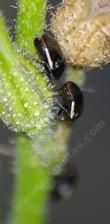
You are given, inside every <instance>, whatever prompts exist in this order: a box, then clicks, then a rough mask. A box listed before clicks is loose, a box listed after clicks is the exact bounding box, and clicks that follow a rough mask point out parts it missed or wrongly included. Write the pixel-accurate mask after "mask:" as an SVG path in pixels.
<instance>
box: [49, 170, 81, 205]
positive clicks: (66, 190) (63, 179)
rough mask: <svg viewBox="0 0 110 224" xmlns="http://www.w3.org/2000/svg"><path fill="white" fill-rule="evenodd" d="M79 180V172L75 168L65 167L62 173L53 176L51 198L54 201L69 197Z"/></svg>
mask: <svg viewBox="0 0 110 224" xmlns="http://www.w3.org/2000/svg"><path fill="white" fill-rule="evenodd" d="M77 182H78V173H77V171H76V169H75V168H74V169H73V168H71V167H69V168H67V169H63V170H62V172H61V174H59V175H56V176H54V178H53V183H52V189H51V195H50V196H51V199H52V200H54V201H58V200H62V199H69V198H70V197H71V196H72V194H73V192H74V189H75V187H76V184H77Z"/></svg>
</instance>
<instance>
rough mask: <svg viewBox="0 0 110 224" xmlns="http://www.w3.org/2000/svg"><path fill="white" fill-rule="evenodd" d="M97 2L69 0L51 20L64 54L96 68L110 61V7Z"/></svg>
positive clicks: (76, 63) (68, 59) (76, 61)
mask: <svg viewBox="0 0 110 224" xmlns="http://www.w3.org/2000/svg"><path fill="white" fill-rule="evenodd" d="M98 4H99V2H98ZM95 6H96V5H95ZM95 6H94V5H93V1H89V0H67V1H65V3H64V4H63V5H61V6H60V7H59V8H58V9H57V11H56V13H55V15H54V16H53V18H52V20H51V30H52V32H53V33H54V35H55V38H56V39H57V41H58V43H59V45H60V47H61V50H62V53H63V55H64V58H65V59H66V60H67V61H68V62H69V63H71V64H72V65H73V66H81V67H83V68H95V67H100V66H101V65H103V64H106V63H108V62H109V61H110V41H109V37H110V8H109V7H105V8H103V9H102V8H101V9H100V10H99V11H98V10H96V9H95ZM105 6H106V5H105Z"/></svg>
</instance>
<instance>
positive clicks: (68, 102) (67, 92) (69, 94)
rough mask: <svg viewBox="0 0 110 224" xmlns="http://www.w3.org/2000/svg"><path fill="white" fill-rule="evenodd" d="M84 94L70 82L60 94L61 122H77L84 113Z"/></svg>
mask: <svg viewBox="0 0 110 224" xmlns="http://www.w3.org/2000/svg"><path fill="white" fill-rule="evenodd" d="M83 104H84V100H83V94H82V91H81V90H80V88H79V87H78V86H77V85H76V84H75V83H73V82H71V81H68V82H66V83H65V84H64V85H63V86H62V87H61V91H60V92H59V95H58V99H57V105H59V108H58V107H57V109H58V110H57V114H58V118H60V120H65V119H66V120H67V119H70V120H75V119H76V118H78V117H79V116H80V114H81V113H82V111H83Z"/></svg>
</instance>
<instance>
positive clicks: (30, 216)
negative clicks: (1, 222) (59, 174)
mask: <svg viewBox="0 0 110 224" xmlns="http://www.w3.org/2000/svg"><path fill="white" fill-rule="evenodd" d="M16 156H17V157H16V158H17V177H16V191H15V202H14V214H13V220H12V221H13V223H14V224H15V223H16V224H30V223H31V224H35V223H37V224H41V223H43V222H44V218H45V215H46V212H47V211H46V201H47V199H48V192H49V185H50V178H51V175H52V173H51V170H49V169H48V168H45V169H44V168H43V167H41V166H39V165H38V164H39V161H37V159H36V157H35V156H34V154H33V152H32V150H31V146H30V143H29V140H28V139H27V138H23V137H20V138H18V141H17V155H16Z"/></svg>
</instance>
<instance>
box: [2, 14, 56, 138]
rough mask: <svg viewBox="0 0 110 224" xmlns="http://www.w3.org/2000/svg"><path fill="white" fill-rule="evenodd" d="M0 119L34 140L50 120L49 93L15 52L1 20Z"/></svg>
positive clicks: (35, 71)
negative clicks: (33, 137)
mask: <svg viewBox="0 0 110 224" xmlns="http://www.w3.org/2000/svg"><path fill="white" fill-rule="evenodd" d="M0 29H1V31H0V40H1V41H0V118H1V119H2V120H3V122H4V123H5V124H6V125H7V126H8V127H10V128H11V129H12V130H13V131H15V132H24V133H26V134H27V135H28V136H33V135H34V136H36V135H37V134H39V133H41V132H42V131H43V130H45V129H46V128H47V126H48V125H49V124H50V120H51V117H52V106H53V102H52V95H53V93H52V89H51V88H50V87H49V86H47V80H46V79H45V78H44V77H43V75H42V74H41V72H40V71H39V69H38V67H37V66H35V65H33V64H31V63H30V61H29V60H27V59H25V58H24V57H23V56H21V55H20V54H18V53H16V52H15V49H14V48H13V47H12V44H11V41H10V38H9V36H8V32H7V30H6V27H5V24H4V21H3V18H2V16H0Z"/></svg>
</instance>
